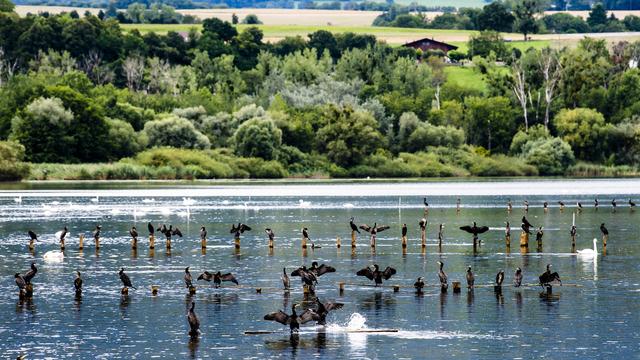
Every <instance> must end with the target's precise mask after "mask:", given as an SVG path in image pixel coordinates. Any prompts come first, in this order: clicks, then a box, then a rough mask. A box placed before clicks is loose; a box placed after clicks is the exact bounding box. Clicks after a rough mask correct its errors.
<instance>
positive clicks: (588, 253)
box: [578, 238, 598, 257]
mask: <svg viewBox="0 0 640 360" xmlns="http://www.w3.org/2000/svg"><path fill="white" fill-rule="evenodd" d="M597 242H598V240H597V239H596V238H593V249H583V250H578V256H583V257H597V256H598V248H597V246H596V243H597Z"/></svg>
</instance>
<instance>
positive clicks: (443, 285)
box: [438, 261, 449, 290]
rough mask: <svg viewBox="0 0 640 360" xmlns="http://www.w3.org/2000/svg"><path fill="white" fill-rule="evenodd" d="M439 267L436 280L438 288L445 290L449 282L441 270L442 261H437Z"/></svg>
mask: <svg viewBox="0 0 640 360" xmlns="http://www.w3.org/2000/svg"><path fill="white" fill-rule="evenodd" d="M438 264H439V265H440V270H439V271H438V278H439V279H440V287H441V288H442V289H444V290H446V289H447V288H448V287H449V282H448V278H447V273H445V272H444V270H443V269H442V268H443V267H444V263H443V262H442V261H438Z"/></svg>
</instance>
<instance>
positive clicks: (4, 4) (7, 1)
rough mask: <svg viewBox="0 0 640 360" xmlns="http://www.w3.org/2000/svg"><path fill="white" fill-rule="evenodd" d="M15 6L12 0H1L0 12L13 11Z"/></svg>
mask: <svg viewBox="0 0 640 360" xmlns="http://www.w3.org/2000/svg"><path fill="white" fill-rule="evenodd" d="M15 7H16V6H15V5H14V4H13V3H12V2H11V0H0V12H12V11H13V9H15Z"/></svg>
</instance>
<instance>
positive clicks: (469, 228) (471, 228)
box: [460, 225, 473, 234]
mask: <svg viewBox="0 0 640 360" xmlns="http://www.w3.org/2000/svg"><path fill="white" fill-rule="evenodd" d="M460 230H463V231H466V232H468V233H469V234H473V227H471V226H469V225H465V226H460Z"/></svg>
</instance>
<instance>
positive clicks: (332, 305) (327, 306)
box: [313, 298, 344, 326]
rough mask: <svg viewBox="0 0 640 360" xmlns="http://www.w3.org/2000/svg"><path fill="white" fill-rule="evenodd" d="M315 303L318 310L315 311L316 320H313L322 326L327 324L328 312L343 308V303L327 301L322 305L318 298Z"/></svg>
mask: <svg viewBox="0 0 640 360" xmlns="http://www.w3.org/2000/svg"><path fill="white" fill-rule="evenodd" d="M316 303H317V304H318V308H317V309H316V311H315V313H316V315H317V320H316V319H315V318H314V319H313V320H316V321H317V324H318V325H323V326H324V325H326V323H327V315H328V314H329V311H331V310H338V309H342V307H343V306H344V304H343V303H339V302H332V301H327V302H325V303H324V304H323V303H322V302H321V301H320V299H318V298H316Z"/></svg>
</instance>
